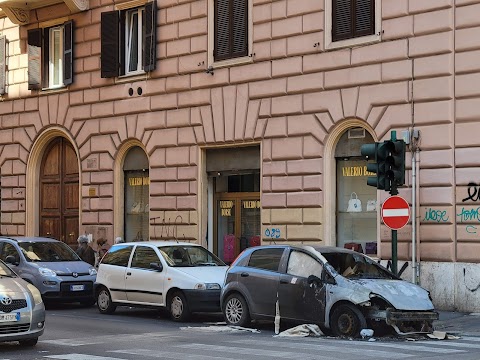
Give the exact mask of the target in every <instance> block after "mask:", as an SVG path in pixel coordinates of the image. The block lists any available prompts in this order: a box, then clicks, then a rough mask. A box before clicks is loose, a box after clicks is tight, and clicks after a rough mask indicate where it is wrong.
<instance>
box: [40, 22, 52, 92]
mask: <svg viewBox="0 0 480 360" xmlns="http://www.w3.org/2000/svg"><path fill="white" fill-rule="evenodd" d="M42 50H43V51H42V54H43V56H42V58H43V60H42V65H43V66H42V81H41V84H42V87H45V88H48V87H49V85H50V77H49V72H50V66H49V64H50V29H49V28H47V29H43V42H42Z"/></svg>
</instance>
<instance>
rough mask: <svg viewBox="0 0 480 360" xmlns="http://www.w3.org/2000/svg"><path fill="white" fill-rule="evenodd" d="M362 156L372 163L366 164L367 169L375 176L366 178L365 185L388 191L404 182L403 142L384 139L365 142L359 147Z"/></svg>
mask: <svg viewBox="0 0 480 360" xmlns="http://www.w3.org/2000/svg"><path fill="white" fill-rule="evenodd" d="M360 153H361V154H362V156H366V157H367V158H368V159H369V160H374V163H369V164H367V170H368V171H369V172H372V173H375V174H376V176H369V177H368V178H367V185H369V186H374V187H376V188H377V189H379V190H385V191H390V190H391V189H396V188H397V186H401V185H403V184H404V183H405V142H404V141H403V140H386V141H384V142H379V143H373V144H365V145H362V147H361V148H360Z"/></svg>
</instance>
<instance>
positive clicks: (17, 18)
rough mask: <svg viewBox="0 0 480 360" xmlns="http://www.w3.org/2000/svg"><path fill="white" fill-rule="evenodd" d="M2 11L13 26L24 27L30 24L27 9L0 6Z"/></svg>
mask: <svg viewBox="0 0 480 360" xmlns="http://www.w3.org/2000/svg"><path fill="white" fill-rule="evenodd" d="M2 10H3V12H4V13H5V15H7V17H8V18H9V19H10V21H11V22H12V23H14V24H17V25H26V24H28V23H29V22H30V10H28V9H22V8H17V7H6V6H2Z"/></svg>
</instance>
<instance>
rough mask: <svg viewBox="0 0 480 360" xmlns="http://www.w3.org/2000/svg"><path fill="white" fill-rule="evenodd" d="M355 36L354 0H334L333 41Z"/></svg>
mask: <svg viewBox="0 0 480 360" xmlns="http://www.w3.org/2000/svg"><path fill="white" fill-rule="evenodd" d="M352 37H353V14H352V0H332V41H339V40H345V39H350V38H352Z"/></svg>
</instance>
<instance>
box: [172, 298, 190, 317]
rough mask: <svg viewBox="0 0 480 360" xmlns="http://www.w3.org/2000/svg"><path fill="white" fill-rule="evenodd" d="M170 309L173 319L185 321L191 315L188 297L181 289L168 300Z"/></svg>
mask: <svg viewBox="0 0 480 360" xmlns="http://www.w3.org/2000/svg"><path fill="white" fill-rule="evenodd" d="M168 311H169V312H170V317H171V318H172V320H173V321H178V322H183V321H187V320H188V318H189V317H190V310H189V308H188V303H187V299H186V298H185V295H184V294H183V292H181V291H175V292H174V293H173V294H172V295H171V296H170V300H169V302H168Z"/></svg>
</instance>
